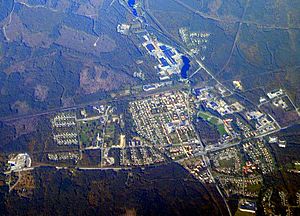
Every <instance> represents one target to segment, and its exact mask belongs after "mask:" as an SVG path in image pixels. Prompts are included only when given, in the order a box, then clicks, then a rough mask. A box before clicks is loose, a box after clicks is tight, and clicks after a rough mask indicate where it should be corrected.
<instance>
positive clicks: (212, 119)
mask: <svg viewBox="0 0 300 216" xmlns="http://www.w3.org/2000/svg"><path fill="white" fill-rule="evenodd" d="M197 116H198V117H200V118H202V119H204V120H205V121H207V122H209V123H210V124H211V125H214V126H216V127H217V129H218V131H219V133H220V135H221V136H223V135H224V134H226V130H225V127H224V124H223V122H222V121H221V120H220V119H219V118H217V117H215V116H213V115H211V114H210V113H208V112H201V111H199V112H198V114H197Z"/></svg>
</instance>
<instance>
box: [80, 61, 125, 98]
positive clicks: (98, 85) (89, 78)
mask: <svg viewBox="0 0 300 216" xmlns="http://www.w3.org/2000/svg"><path fill="white" fill-rule="evenodd" d="M130 79H131V78H130V77H129V76H127V75H125V74H122V73H121V74H120V73H116V72H115V71H113V70H112V69H110V68H107V67H104V66H101V65H95V66H89V65H86V67H85V68H84V69H83V70H82V71H81V73H80V87H81V89H82V90H83V92H84V93H85V94H92V93H95V92H98V91H100V90H102V91H111V90H116V89H118V88H120V87H121V86H122V85H124V84H128V80H129V81H130Z"/></svg>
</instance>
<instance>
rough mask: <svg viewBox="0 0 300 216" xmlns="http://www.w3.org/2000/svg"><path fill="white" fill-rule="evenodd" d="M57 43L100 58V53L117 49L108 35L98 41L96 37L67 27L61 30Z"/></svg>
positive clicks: (102, 36)
mask: <svg viewBox="0 0 300 216" xmlns="http://www.w3.org/2000/svg"><path fill="white" fill-rule="evenodd" d="M96 42H97V43H96ZM56 43H57V44H59V45H61V46H64V47H66V48H70V49H74V50H76V51H79V52H83V53H91V54H94V55H95V56H99V53H104V52H112V51H113V50H114V49H115V48H116V43H115V41H114V40H113V39H111V38H110V37H109V36H108V35H101V36H100V37H99V39H98V37H96V36H93V35H90V34H87V33H85V32H80V31H76V30H73V29H70V28H67V27H63V28H62V29H61V30H60V37H59V38H58V39H57V41H56Z"/></svg>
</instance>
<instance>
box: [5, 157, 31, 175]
mask: <svg viewBox="0 0 300 216" xmlns="http://www.w3.org/2000/svg"><path fill="white" fill-rule="evenodd" d="M8 164H9V165H10V171H20V170H22V169H23V168H29V167H31V158H30V156H29V155H28V154H27V153H21V154H17V155H16V156H15V157H13V158H11V159H10V160H9V161H8Z"/></svg>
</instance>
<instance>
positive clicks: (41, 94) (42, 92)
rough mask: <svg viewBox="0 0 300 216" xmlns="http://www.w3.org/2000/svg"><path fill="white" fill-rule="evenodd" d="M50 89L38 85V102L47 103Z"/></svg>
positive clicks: (36, 95) (36, 93) (35, 91)
mask: <svg viewBox="0 0 300 216" xmlns="http://www.w3.org/2000/svg"><path fill="white" fill-rule="evenodd" d="M48 91H49V88H48V87H47V86H43V85H37V86H36V87H35V88H34V98H35V99H36V100H38V101H45V100H46V99H47V97H48Z"/></svg>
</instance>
